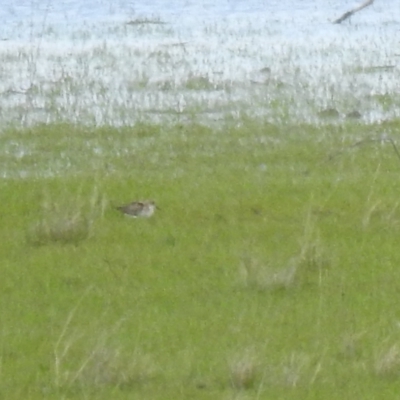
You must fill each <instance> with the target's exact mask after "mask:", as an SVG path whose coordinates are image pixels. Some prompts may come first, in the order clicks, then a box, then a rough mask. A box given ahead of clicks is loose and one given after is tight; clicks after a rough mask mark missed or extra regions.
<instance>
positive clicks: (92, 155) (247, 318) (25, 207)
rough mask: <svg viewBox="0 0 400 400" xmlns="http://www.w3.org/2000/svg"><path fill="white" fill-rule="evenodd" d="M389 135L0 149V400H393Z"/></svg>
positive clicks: (99, 133) (68, 138)
mask: <svg viewBox="0 0 400 400" xmlns="http://www.w3.org/2000/svg"><path fill="white" fill-rule="evenodd" d="M399 127H400V125H399V123H398V122H393V123H385V124H382V125H372V126H362V125H358V124H354V123H350V122H349V123H348V124H347V125H342V126H324V127H321V128H315V127H312V126H306V125H297V126H279V127H278V126H273V125H269V124H265V123H262V122H254V121H251V120H243V121H242V123H241V124H240V125H238V126H236V127H232V126H227V127H226V128H225V129H219V130H215V129H211V128H207V127H204V126H201V125H197V124H189V125H182V126H179V125H174V126H167V127H165V126H158V125H137V126H136V127H133V128H123V129H116V128H97V129H95V128H93V129H90V128H80V127H76V126H70V125H53V126H37V127H35V128H30V129H26V130H23V131H19V130H18V131H16V130H9V131H6V132H4V133H3V134H2V136H1V138H0V143H1V145H2V148H3V152H2V153H1V154H0V161H1V166H2V174H3V177H4V179H3V180H2V181H1V182H0V185H1V188H0V197H1V201H0V210H1V215H2V224H1V227H0V229H1V231H2V232H1V233H2V238H3V240H2V241H1V242H0V254H1V263H0V272H1V276H2V279H1V280H0V305H1V313H0V326H1V335H0V338H1V342H0V344H1V347H0V396H1V397H4V398H7V399H21V398H25V399H43V398H68V399H80V398H85V399H88V398H90V399H92V398H93V399H110V398H113V399H128V398H129V399H132V398H137V399H168V398H171V399H215V398H221V399H233V398H235V399H251V398H255V399H269V398H274V399H321V398H324V399H344V398H363V399H376V398H385V399H391V398H393V399H394V398H397V396H398V391H399V389H400V383H399V379H398V377H399V375H400V331H399V318H400V305H399V302H398V293H399V290H400V269H399V263H400V250H399V242H398V236H399V233H400V210H399V208H398V206H399V200H398V199H399V195H398V194H399V184H398V176H399V173H400V160H399V158H398V157H397V155H396V153H395V151H394V149H393V147H392V144H391V142H388V141H383V142H377V141H366V140H365V139H366V138H372V139H379V138H381V137H382V134H385V135H386V138H392V139H393V140H395V139H396V133H397V132H398V131H399ZM141 198H144V199H146V198H150V199H154V200H155V201H156V202H157V204H158V205H159V207H160V210H159V211H157V213H156V214H155V215H154V216H153V217H152V218H150V219H143V220H140V219H137V220H133V219H127V218H125V217H123V216H122V215H120V214H119V213H118V211H116V210H115V209H114V208H113V206H114V205H118V204H120V203H126V202H128V201H131V200H134V199H141Z"/></svg>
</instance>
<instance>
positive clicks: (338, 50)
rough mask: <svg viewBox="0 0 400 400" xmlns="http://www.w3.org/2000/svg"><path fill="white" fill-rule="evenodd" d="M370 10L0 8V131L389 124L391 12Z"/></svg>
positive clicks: (399, 9) (139, 5)
mask: <svg viewBox="0 0 400 400" xmlns="http://www.w3.org/2000/svg"><path fill="white" fill-rule="evenodd" d="M375 3H376V4H373V5H372V6H370V7H368V8H366V9H365V10H363V11H361V12H360V13H358V14H356V15H354V16H353V17H352V18H351V20H348V21H345V22H344V23H343V24H341V25H334V24H332V23H331V21H332V20H333V19H335V18H337V17H338V16H340V15H341V14H343V13H344V12H345V11H347V10H348V9H349V8H350V7H352V6H353V5H354V4H357V3H350V4H349V2H348V1H344V0H341V1H327V2H325V1H324V2H322V1H318V0H307V1H301V2H299V1H289V0H286V1H269V2H265V1H257V0H247V1H245V0H236V1H232V0H231V1H227V0H225V1H219V2H214V1H197V0H196V1H195V0H188V1H178V0H173V1H169V2H165V1H161V0H160V1H150V0H146V1H144V0H142V1H135V2H132V3H130V4H127V2H126V1H122V0H121V1H112V0H107V1H100V0H99V1H85V2H83V1H76V0H75V1H57V2H56V1H54V0H49V1H22V0H20V1H14V2H13V3H12V4H11V5H10V4H9V2H7V1H5V0H0V18H1V20H2V21H5V23H3V25H2V26H1V27H0V39H1V42H0V57H1V69H0V77H1V79H0V94H1V108H0V113H1V120H2V123H3V124H5V125H7V124H13V125H31V124H32V123H37V122H46V123H47V122H56V121H71V122H79V123H85V124H95V125H102V124H113V125H126V124H133V123H135V122H136V121H138V120H143V119H144V120H148V119H150V120H156V121H163V120H173V121H175V120H187V119H192V118H195V117H196V118H198V117H200V118H201V120H204V121H207V122H211V123H218V121H220V120H221V119H224V118H227V117H229V118H233V119H235V118H237V117H238V116H241V115H243V113H245V114H247V115H250V116H263V117H265V118H267V119H268V120H271V121H272V122H278V123H281V122H288V121H306V122H313V123H320V122H324V121H326V120H330V121H331V120H332V119H335V120H337V121H342V120H344V119H345V118H346V116H347V115H348V114H349V113H351V112H352V111H358V112H359V114H360V115H361V120H362V121H364V122H371V121H376V120H380V119H387V118H394V117H398V116H399V114H400V107H399V105H400V95H399V93H398V83H399V81H400V69H399V59H400V44H399V43H400V22H399V18H398V16H399V15H400V3H398V2H394V1H391V0H377V1H376V2H375ZM395 3H398V4H395ZM326 109H334V110H336V111H337V113H335V116H334V117H332V116H328V117H327V115H329V114H326V113H324V112H323V111H324V110H326ZM354 115H356V114H354Z"/></svg>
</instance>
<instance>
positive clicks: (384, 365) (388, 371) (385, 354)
mask: <svg viewBox="0 0 400 400" xmlns="http://www.w3.org/2000/svg"><path fill="white" fill-rule="evenodd" d="M375 372H376V373H377V374H378V375H381V376H393V377H398V376H400V348H399V346H398V345H397V344H394V345H392V346H390V347H389V348H388V349H385V350H383V351H382V352H381V353H380V354H379V356H378V357H377V359H376V361H375Z"/></svg>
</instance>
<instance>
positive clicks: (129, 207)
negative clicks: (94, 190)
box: [116, 201, 158, 218]
mask: <svg viewBox="0 0 400 400" xmlns="http://www.w3.org/2000/svg"><path fill="white" fill-rule="evenodd" d="M156 208H158V207H157V206H156V203H155V202H154V201H134V202H132V203H129V204H126V205H125V206H120V207H116V209H117V210H119V211H121V212H122V213H123V214H125V215H126V216H127V217H132V218H137V217H144V218H149V217H151V216H152V215H153V214H154V211H155V210H156Z"/></svg>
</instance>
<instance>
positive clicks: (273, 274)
mask: <svg viewBox="0 0 400 400" xmlns="http://www.w3.org/2000/svg"><path fill="white" fill-rule="evenodd" d="M239 272H240V275H241V277H242V280H243V281H244V283H245V285H246V286H249V287H254V288H257V289H258V290H279V289H288V288H290V287H291V286H293V285H294V283H295V277H296V272H297V265H296V263H295V260H294V259H292V260H290V261H289V263H288V265H287V266H285V267H281V268H276V267H272V266H271V265H269V264H264V263H263V262H261V261H260V260H259V259H257V258H255V257H251V256H245V257H242V262H241V265H240V271H239Z"/></svg>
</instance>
